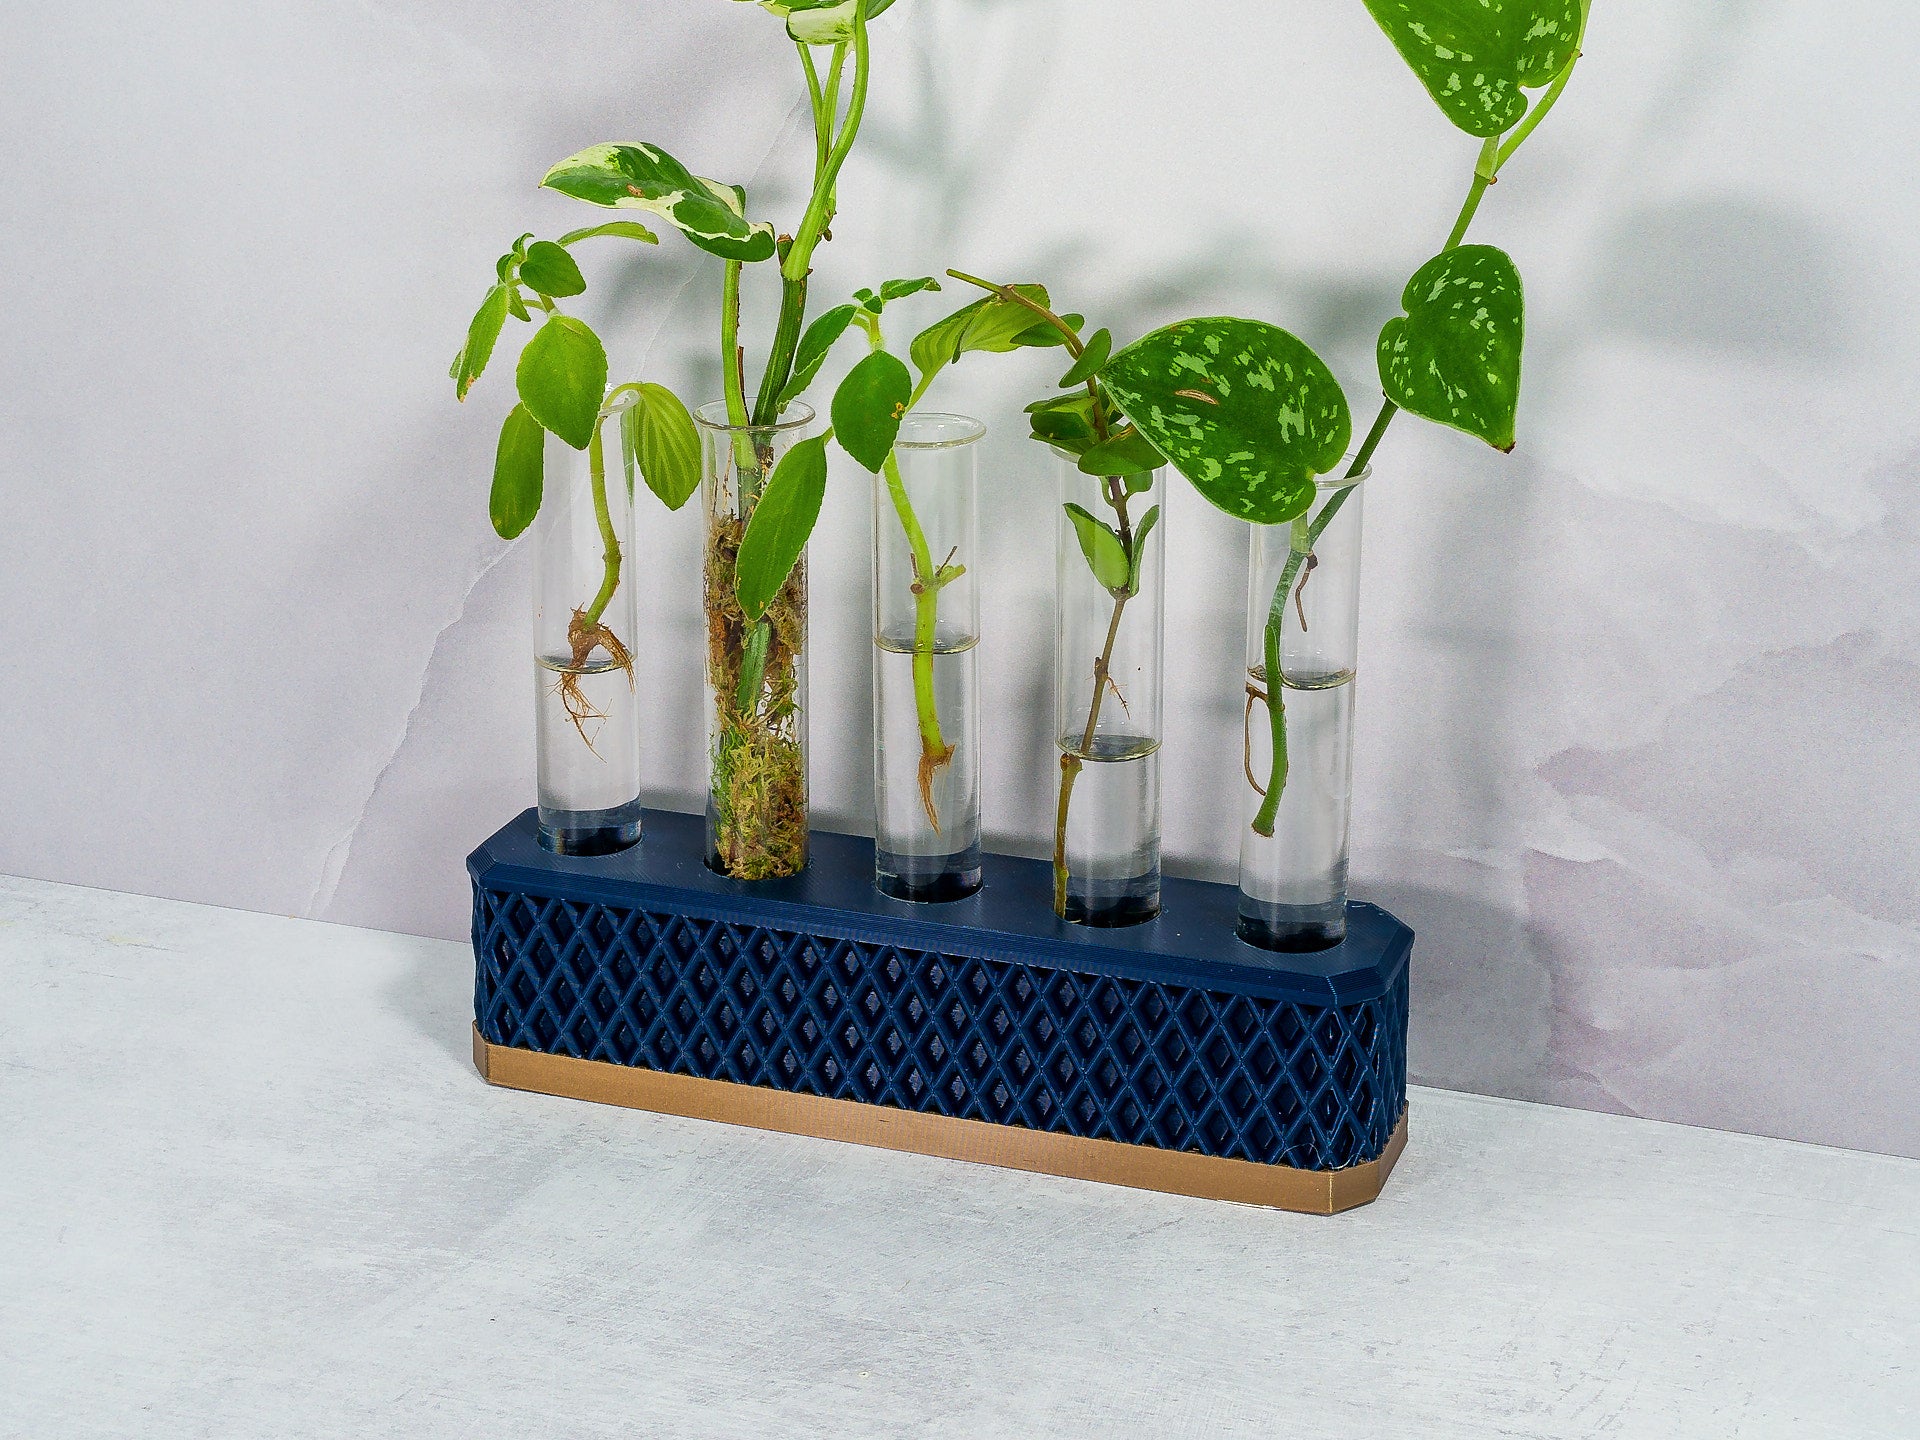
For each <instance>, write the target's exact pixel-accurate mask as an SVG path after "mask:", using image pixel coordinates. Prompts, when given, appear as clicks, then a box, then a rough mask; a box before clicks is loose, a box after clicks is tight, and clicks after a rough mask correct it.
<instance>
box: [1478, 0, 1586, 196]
mask: <svg viewBox="0 0 1920 1440" xmlns="http://www.w3.org/2000/svg"><path fill="white" fill-rule="evenodd" d="M1592 8H1593V7H1592V5H1591V3H1590V0H1581V5H1580V29H1579V32H1578V33H1577V34H1576V35H1575V36H1574V37H1573V54H1572V55H1570V56H1568V57H1567V63H1566V64H1565V65H1564V66H1562V67H1561V70H1560V73H1559V74H1558V75H1556V76H1554V77H1553V83H1552V84H1551V85H1549V86H1548V87H1547V93H1546V94H1544V95H1542V96H1541V97H1540V99H1539V100H1538V102H1536V103H1535V105H1534V107H1533V108H1532V109H1531V110H1529V111H1528V112H1527V117H1526V119H1524V120H1522V121H1521V122H1520V124H1519V127H1518V128H1517V129H1515V130H1514V132H1513V135H1512V137H1511V138H1510V139H1509V140H1508V141H1507V143H1506V144H1504V145H1502V146H1501V147H1500V150H1499V153H1498V154H1497V155H1496V156H1495V158H1494V165H1493V168H1494V170H1495V172H1496V173H1497V172H1498V171H1499V170H1500V169H1501V168H1502V167H1503V166H1505V165H1506V163H1507V161H1509V160H1511V159H1512V158H1513V154H1514V151H1516V150H1518V149H1519V148H1520V147H1521V146H1522V145H1524V144H1526V143H1527V137H1528V136H1529V135H1531V134H1533V132H1534V131H1535V130H1536V129H1538V128H1539V125H1540V122H1541V121H1542V120H1544V119H1546V118H1547V112H1548V111H1549V110H1551V109H1553V107H1554V106H1555V105H1557V104H1558V103H1559V101H1560V97H1561V96H1562V95H1563V94H1565V93H1566V89H1567V82H1568V81H1569V80H1571V79H1573V67H1574V66H1576V65H1578V64H1579V63H1580V51H1581V47H1583V46H1584V45H1585V44H1586V43H1587V15H1588V12H1589V11H1590V10H1591V9H1592Z"/></svg>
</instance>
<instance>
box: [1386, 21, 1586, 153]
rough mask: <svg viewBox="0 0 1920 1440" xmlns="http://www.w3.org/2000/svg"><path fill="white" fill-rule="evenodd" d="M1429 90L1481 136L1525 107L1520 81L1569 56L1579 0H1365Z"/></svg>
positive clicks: (1557, 66) (1541, 80)
mask: <svg viewBox="0 0 1920 1440" xmlns="http://www.w3.org/2000/svg"><path fill="white" fill-rule="evenodd" d="M1366 3H1367V9H1368V10H1369V11H1371V12H1372V14H1373V18H1374V19H1375V20H1376V21H1378V22H1379V25H1380V28H1381V29H1382V30H1384V31H1386V32H1387V38H1388V39H1389V40H1391V41H1393V45H1394V48H1395V49H1396V50H1398V51H1399V52H1400V55H1401V58H1403V59H1404V60H1405V61H1406V62H1407V64H1408V65H1410V66H1412V67H1413V73H1414V74H1415V75H1416V76H1418V77H1419V80H1420V83H1421V84H1422V85H1424V86H1426V87H1427V93H1428V94H1429V95H1431V96H1432V97H1433V99H1434V103H1435V104H1436V105H1438V106H1439V107H1440V109H1441V111H1442V113H1444V114H1445V115H1446V117H1447V118H1448V119H1449V120H1451V121H1452V122H1453V123H1454V124H1455V125H1458V126H1459V127H1460V128H1461V129H1462V130H1464V131H1466V132H1467V133H1468V134H1469V135H1478V136H1480V137H1481V138H1483V139H1484V138H1486V137H1488V136H1491V135H1499V134H1502V133H1503V132H1505V131H1507V130H1510V129H1512V128H1513V126H1514V125H1515V124H1516V123H1518V121H1519V120H1520V118H1521V117H1522V116H1523V115H1525V114H1526V113H1527V97H1526V96H1525V95H1524V94H1522V93H1521V91H1522V89H1523V88H1524V89H1529V90H1532V89H1538V88H1539V87H1540V86H1542V85H1545V84H1548V83H1549V82H1550V81H1552V79H1553V78H1554V77H1555V76H1556V75H1558V74H1559V73H1560V72H1561V71H1562V70H1564V69H1566V67H1567V62H1568V61H1570V60H1571V59H1573V57H1574V46H1575V45H1576V44H1577V43H1578V41H1579V38H1580V7H1581V4H1582V0H1366Z"/></svg>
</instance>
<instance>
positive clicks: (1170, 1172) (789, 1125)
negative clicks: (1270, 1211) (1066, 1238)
mask: <svg viewBox="0 0 1920 1440" xmlns="http://www.w3.org/2000/svg"><path fill="white" fill-rule="evenodd" d="M473 1063H474V1065H475V1067H476V1068H477V1069H478V1070H479V1071H480V1074H481V1076H482V1078H484V1079H485V1080H486V1081H487V1083H488V1084H490V1085H500V1086H504V1087H505V1088H507V1089H510V1090H531V1091H534V1092H537V1093H538V1094H542V1095H560V1096H564V1097H566V1098H568V1099H572V1100H592V1101H595V1102H596V1103H598V1104H602V1105H621V1106H625V1107H626V1108H627V1109H629V1110H653V1111H657V1112H659V1113H660V1114H663V1115H685V1116H688V1117H689V1118H692V1119H695V1120H719V1121H723V1122H725V1123H727V1124H729V1125H751V1126H753V1127H754V1128H755V1129H757V1130H777V1131H779V1132H780V1133H782V1134H786V1135H810V1136H813V1137H814V1138H816V1139H820V1140H841V1141H846V1142H848V1143H850V1144H855V1145H873V1146H877V1147H879V1148H880V1149H883V1150H906V1151H911V1152H913V1153H914V1154H918V1155H937V1156H940V1157H941V1158H943V1159H947V1160H970V1161H973V1162H974V1163H976V1164H980V1165H999V1166H1002V1167H1003V1168H1005V1169H1009V1170H1029V1171H1033V1172H1035V1173H1037V1174H1042V1175H1063V1176H1066V1177H1067V1178H1069V1179H1073V1180H1097V1181H1100V1182H1102V1183H1104V1184H1108V1185H1127V1186H1131V1187H1133V1188H1134V1189H1136V1190H1159V1191H1163V1192H1165V1193H1166V1194H1169V1195H1194V1196H1198V1197H1200V1198H1201V1199H1206V1200H1234V1201H1238V1202H1240V1203H1241V1204H1244V1205H1266V1206H1270V1207H1272V1208H1274V1209H1276V1210H1296V1211H1300V1212H1302V1213H1304V1214H1310V1215H1335V1214H1338V1213H1339V1212H1340V1211H1342V1210H1352V1209H1354V1208H1355V1207H1356V1206H1360V1205H1365V1204H1367V1203H1368V1202H1369V1201H1371V1200H1374V1199H1377V1198H1378V1197H1379V1194H1380V1191H1381V1190H1382V1189H1383V1188H1384V1187H1385V1185H1386V1183H1387V1176H1388V1175H1390V1174H1392V1173H1393V1166H1394V1162H1395V1161H1396V1160H1398V1159H1399V1158H1400V1152H1401V1151H1402V1150H1404V1149H1405V1148H1406V1145H1407V1116H1406V1112H1405V1111H1404V1110H1403V1111H1401V1113H1400V1122H1399V1124H1398V1125H1396V1126H1395V1127H1394V1131H1393V1138H1392V1139H1391V1140H1389V1141H1388V1142H1387V1148H1386V1149H1385V1150H1384V1151H1383V1152H1381V1155H1380V1158H1379V1159H1377V1160H1369V1161H1368V1162H1367V1163H1366V1164H1364V1165H1353V1166H1349V1167H1348V1168H1347V1169H1345V1170H1296V1169H1294V1168H1292V1167H1291V1166H1287V1165H1259V1164H1255V1163H1254V1162H1253V1161H1251V1160H1228V1159H1222V1158H1219V1157H1217V1156H1212V1155H1193V1154H1189V1153H1188V1152H1186V1151H1182V1150H1160V1149H1156V1148H1155V1147H1153V1146H1151V1145H1127V1144H1123V1143H1121V1142H1120V1141H1117V1140H1089V1139H1084V1138H1082V1137H1080V1136H1077V1135H1056V1134H1053V1133H1051V1132H1049V1131H1045V1130H1028V1129H1025V1128H1024V1127H1021V1126H1018V1125H995V1124H993V1123H992V1122H990V1121H986V1120H955V1119H952V1118H951V1117H949V1116H945V1115H922V1114H919V1113H917V1112H916V1111H912V1110H896V1109H893V1108H892V1107H890V1106H885V1105H867V1104H863V1103H862V1102H860V1101H858V1100H827V1099H823V1098H821V1097H820V1096H818V1095H794V1094H790V1093H788V1092H787V1091H784V1090H770V1089H767V1088H765V1087H763V1086H759V1085H736V1084H734V1083H733V1082H731V1081H727V1080H702V1079H699V1078H697V1077H695V1076H692V1075H666V1074H662V1073H661V1072H660V1071H658V1070H642V1069H637V1068H634V1067H632V1066H627V1065H614V1064H610V1063H609V1062H607V1061H604V1060H577V1059H574V1058H573V1057H571V1056H567V1055H543V1054H541V1053H540V1052H538V1051H536V1050H520V1049H516V1048H514V1047H512V1046H508V1045H490V1044H488V1043H487V1042H486V1041H485V1040H483V1039H482V1038H481V1037H480V1030H479V1027H478V1026H475V1027H474V1031H473Z"/></svg>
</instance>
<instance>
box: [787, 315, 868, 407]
mask: <svg viewBox="0 0 1920 1440" xmlns="http://www.w3.org/2000/svg"><path fill="white" fill-rule="evenodd" d="M854 309H855V307H854V306H852V305H836V306H834V307H833V309H831V310H829V311H827V313H826V314H824V315H822V316H821V317H820V318H819V319H817V320H815V321H814V322H813V323H812V324H811V325H809V326H807V333H806V334H804V335H802V336H801V337H800V343H799V345H797V346H796V347H795V348H794V352H793V378H792V379H790V380H788V381H787V387H786V389H784V390H782V391H781V392H780V408H781V409H782V410H784V409H786V408H787V406H789V405H791V404H792V403H793V402H794V401H796V400H798V399H799V398H800V397H801V396H802V395H804V394H806V392H807V387H808V386H809V385H811V384H813V380H814V377H815V376H816V375H818V374H819V373H820V367H821V366H822V365H824V364H826V363H827V354H828V352H829V351H831V350H832V349H833V347H834V343H835V342H836V341H837V340H839V338H840V337H841V336H842V335H844V334H846V333H847V327H848V326H849V325H851V324H852V323H853V312H854Z"/></svg>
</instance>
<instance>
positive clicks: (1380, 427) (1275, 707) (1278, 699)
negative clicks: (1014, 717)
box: [1253, 53, 1579, 836]
mask: <svg viewBox="0 0 1920 1440" xmlns="http://www.w3.org/2000/svg"><path fill="white" fill-rule="evenodd" d="M1574 58H1575V59H1576V60H1577V59H1578V58H1579V56H1578V54H1577V53H1576V55H1575V57H1574ZM1572 73H1573V62H1572V61H1569V62H1568V63H1567V67H1566V69H1564V70H1562V71H1561V72H1560V76H1559V78H1558V79H1557V80H1555V82H1554V84H1555V86H1556V87H1557V88H1561V89H1564V88H1565V83H1566V80H1567V77H1568V76H1569V75H1571V74H1572ZM1545 103H1546V102H1545V101H1544V100H1543V101H1542V102H1541V105H1542V106H1544V105H1545ZM1539 109H1540V107H1535V114H1536V116H1537V114H1538V112H1539ZM1529 118H1530V119H1533V118H1534V117H1529ZM1534 123H1536V124H1537V123H1538V121H1537V119H1535V120H1534ZM1531 133H1532V127H1531V126H1530V125H1525V126H1522V128H1521V131H1518V132H1516V133H1515V136H1514V139H1515V142H1516V143H1514V144H1511V145H1509V146H1507V148H1506V149H1505V150H1504V151H1503V150H1502V149H1501V146H1500V137H1499V136H1498V135H1494V136H1490V137H1489V138H1488V140H1487V142H1486V144H1484V145H1482V146H1481V147H1480V158H1479V159H1478V160H1476V161H1475V162H1474V167H1473V184H1472V185H1471V186H1469V187H1468V190H1467V198H1466V202H1465V203H1464V204H1462V205H1461V207H1460V214H1459V215H1458V216H1457V217H1456V218H1455V220H1454V222H1453V229H1452V230H1451V231H1450V232H1448V235H1447V243H1446V244H1445V245H1443V246H1441V254H1443V255H1444V254H1445V253H1446V252H1447V251H1449V250H1457V249H1458V248H1459V247H1460V243H1461V241H1463V240H1464V239H1466V235H1467V228H1468V227H1469V226H1470V225H1472V224H1473V217H1474V215H1475V214H1476V213H1477V212H1478V211H1479V209H1480V201H1481V200H1482V199H1483V198H1485V196H1486V193H1487V188H1488V187H1489V186H1490V185H1492V184H1493V182H1494V180H1495V179H1496V178H1497V177H1498V175H1499V171H1500V166H1501V165H1502V164H1504V163H1505V160H1506V158H1508V157H1511V155H1512V153H1513V151H1514V150H1517V149H1518V148H1519V145H1518V143H1517V142H1518V141H1521V140H1524V139H1526V137H1527V135H1528V134H1531ZM1399 413H1400V407H1399V406H1398V405H1396V404H1394V403H1393V401H1391V400H1388V399H1384V398H1383V399H1382V400H1381V402H1380V413H1379V414H1378V415H1376V416H1375V417H1374V421H1373V427H1372V428H1371V429H1370V430H1368V431H1367V438H1366V439H1365V440H1363V441H1362V442H1361V443H1360V449H1359V450H1358V451H1357V452H1356V453H1355V455H1354V457H1353V464H1352V465H1351V466H1349V467H1348V469H1347V475H1346V478H1347V479H1349V480H1357V479H1358V478H1359V477H1360V475H1361V474H1362V473H1363V472H1364V471H1365V470H1366V468H1367V462H1368V461H1370V460H1372V459H1373V452H1374V451H1375V450H1377V449H1379V448H1380V442H1381V440H1382V439H1383V438H1385V436H1386V433H1387V427H1388V426H1389V425H1391V424H1392V423H1393V417H1394V416H1395V415H1397V414H1399ZM1352 493H1353V488H1352V487H1351V486H1349V487H1348V488H1347V489H1344V490H1338V491H1335V492H1334V494H1333V495H1332V497H1331V498H1330V499H1328V501H1327V503H1326V505H1325V507H1324V508H1322V510H1321V511H1320V515H1319V517H1318V518H1317V519H1316V520H1315V521H1314V522H1313V524H1312V526H1310V527H1309V529H1308V533H1307V537H1306V539H1307V546H1306V549H1305V550H1302V549H1300V548H1299V547H1298V546H1297V545H1296V546H1295V548H1294V550H1293V552H1292V553H1291V554H1290V555H1288V556H1287V563H1286V565H1285V566H1284V567H1283V568H1282V569H1281V571H1280V582H1279V583H1278V584H1277V585H1275V586H1274V587H1273V600H1272V602H1271V603H1270V604H1269V605H1268V606H1267V624H1266V630H1265V633H1264V634H1263V636H1262V637H1261V638H1262V642H1263V643H1262V647H1261V649H1262V654H1263V657H1264V660H1265V664H1266V669H1267V728H1268V731H1269V733H1270V734H1271V735H1272V737H1273V759H1272V762H1271V765H1270V768H1269V769H1268V772H1267V793H1266V796H1265V797H1264V798H1263V799H1262V800H1261V802H1260V809H1259V811H1258V812H1257V813H1256V814H1255V815H1254V817H1253V829H1254V833H1256V834H1259V835H1267V836H1270V835H1272V834H1273V827H1274V825H1275V823H1276V822H1277V821H1278V819H1279V814H1280V797H1281V795H1282V793H1283V792H1284V791H1285V790H1286V787H1287V713H1286V710H1287V707H1286V700H1285V698H1284V696H1283V694H1282V692H1283V690H1284V689H1285V686H1286V674H1285V671H1284V670H1283V669H1282V666H1281V659H1282V655H1281V651H1282V643H1281V642H1282V639H1283V636H1284V634H1285V629H1286V622H1287V605H1288V602H1289V601H1290V600H1291V599H1292V598H1293V589H1294V585H1295V583H1296V582H1297V581H1299V580H1300V579H1301V572H1302V570H1303V569H1304V568H1305V565H1306V561H1307V557H1308V556H1309V555H1311V554H1312V553H1313V547H1314V545H1315V543H1317V542H1318V541H1319V539H1320V537H1321V535H1323V534H1325V533H1326V528H1327V526H1329V525H1331V524H1332V523H1333V519H1334V517H1335V516H1336V515H1338V514H1339V513H1340V507H1341V506H1342V505H1344V504H1346V503H1347V496H1349V495H1351V494H1352Z"/></svg>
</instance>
